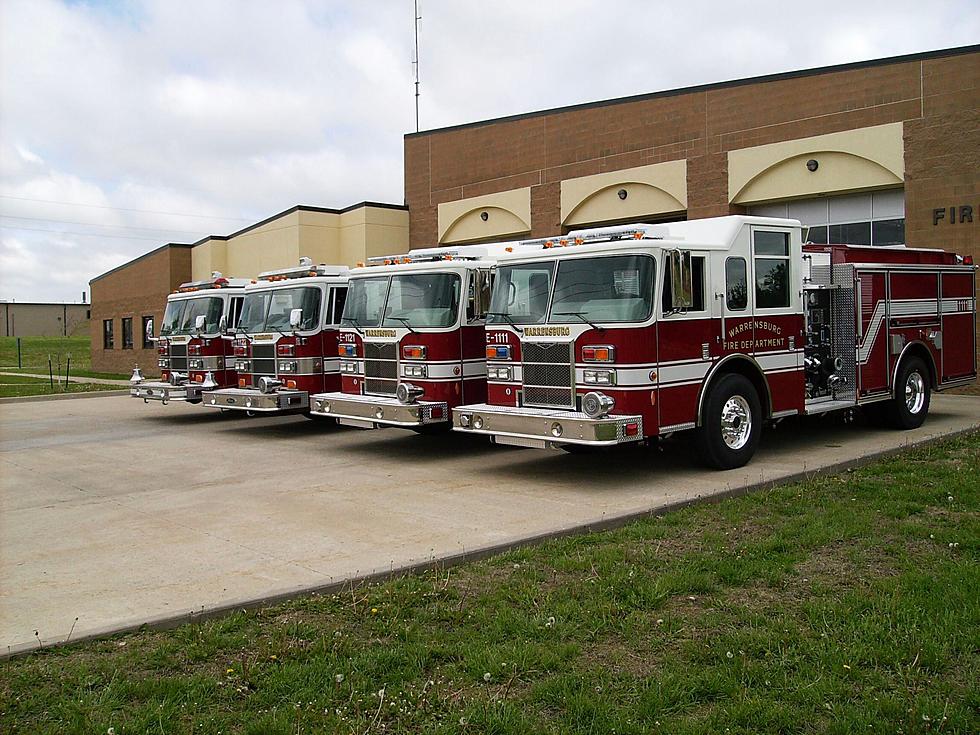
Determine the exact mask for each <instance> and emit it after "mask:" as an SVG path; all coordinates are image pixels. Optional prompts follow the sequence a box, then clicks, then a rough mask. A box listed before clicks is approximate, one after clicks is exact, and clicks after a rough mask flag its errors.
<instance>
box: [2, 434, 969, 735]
mask: <svg viewBox="0 0 980 735" xmlns="http://www.w3.org/2000/svg"><path fill="white" fill-rule="evenodd" d="M978 473H980V434H973V435H970V436H966V437H961V438H957V439H954V440H949V441H945V442H943V443H939V444H935V445H932V446H930V447H926V448H921V449H917V450H914V451H909V452H907V453H905V454H903V455H901V456H898V457H895V458H893V459H889V460H885V461H881V462H878V463H875V464H873V465H869V466H868V467H866V468H863V469H859V470H855V471H853V472H847V473H844V474H841V475H837V476H831V477H824V478H819V479H814V480H812V481H809V482H804V483H799V484H794V485H790V486H785V487H780V488H776V489H772V490H768V491H760V492H756V493H754V494H752V495H749V496H747V497H743V498H737V499H729V500H725V501H723V502H721V503H719V504H716V505H701V506H698V507H692V508H688V509H685V510H682V511H679V512H675V513H671V514H669V515H666V516H664V517H660V518H651V519H649V520H645V521H641V522H637V523H633V524H630V525H629V526H627V527H624V528H622V529H620V530H616V531H611V532H603V533H596V534H590V535H585V536H578V537H573V538H567V539H562V540H555V541H551V542H548V543H545V544H543V545H540V546H536V547H534V548H529V549H523V550H519V551H514V552H511V553H507V554H504V555H501V556H498V557H495V558H493V559H490V560H487V561H484V562H480V563H473V564H467V565H464V566H461V567H455V568H451V569H444V570H438V571H433V572H430V573H424V574H419V575H414V576H408V577H404V578H400V579H395V580H392V581H389V582H386V583H383V584H378V585H371V586H356V587H354V588H348V589H346V590H344V591H343V592H342V593H338V594H336V595H324V596H309V597H305V598H302V599H298V600H295V601H293V602H290V603H287V604H282V605H278V606H275V607H269V608H265V609H262V610H259V611H253V612H240V613H237V614H233V615H229V616H227V617H224V618H222V619H219V620H215V621H210V622H204V623H197V624H188V625H184V626H182V627H180V628H177V629H175V630H172V631H167V632H149V631H147V632H140V633H135V634H129V635H122V636H117V637H114V638H112V639H109V640H104V641H98V642H89V643H84V644H77V645H72V646H68V647H62V648H56V649H51V650H46V651H41V652H38V653H36V654H32V655H30V656H27V657H23V658H20V659H16V660H13V661H10V662H6V663H3V664H0V730H3V731H5V732H10V733H20V732H30V733H105V732H108V731H109V728H113V732H115V733H117V734H121V733H149V732H159V733H172V732H194V733H218V732H221V733H283V734H284V735H285V734H286V733H296V732H301V733H314V732H317V733H319V732H322V733H335V732H339V733H366V732H371V733H380V732H386V733H417V732H426V733H428V732H432V733H498V734H504V733H537V732H541V733H594V734H597V735H598V734H600V733H671V734H677V733H727V732H731V733H842V734H843V733H859V732H860V733H864V732H870V733H896V732H898V733H919V732H922V733H925V732H930V733H938V732H942V733H972V732H977V731H978V730H980V716H978V712H980V688H978V674H977V672H978V671H980V652H978V651H980V649H978V640H980V574H978V567H977V561H978V555H980V515H978V511H980V505H978V500H980V497H978V495H980V483H978V482H977V477H978ZM110 533H111V531H110Z"/></svg>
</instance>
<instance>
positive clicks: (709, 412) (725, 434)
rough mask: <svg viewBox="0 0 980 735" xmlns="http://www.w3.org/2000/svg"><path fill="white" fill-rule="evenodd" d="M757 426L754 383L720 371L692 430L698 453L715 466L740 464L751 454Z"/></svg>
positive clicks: (758, 408) (723, 467) (724, 467)
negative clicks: (696, 425) (719, 375)
mask: <svg viewBox="0 0 980 735" xmlns="http://www.w3.org/2000/svg"><path fill="white" fill-rule="evenodd" d="M761 430H762V407H761V405H760V403H759V394H758V392H756V389H755V386H753V385H752V383H751V382H750V381H749V380H748V378H746V377H744V376H742V375H735V374H730V375H723V376H722V377H720V378H719V379H718V380H717V381H716V382H715V383H714V385H712V386H711V388H710V392H709V393H708V397H707V399H706V401H705V404H704V413H703V415H702V416H701V426H700V427H699V428H698V429H697V431H696V433H695V437H696V439H695V441H696V443H697V449H698V454H699V455H700V456H701V459H702V461H703V462H704V463H705V464H707V465H708V466H709V467H714V468H715V469H719V470H730V469H733V468H735V467H742V466H743V465H745V464H747V463H748V461H749V460H750V459H752V455H754V454H755V450H756V448H757V447H758V446H759V435H760V433H761Z"/></svg>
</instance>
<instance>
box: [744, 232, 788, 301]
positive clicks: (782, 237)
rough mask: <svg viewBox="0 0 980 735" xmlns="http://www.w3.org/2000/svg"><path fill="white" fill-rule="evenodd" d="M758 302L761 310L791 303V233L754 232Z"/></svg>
mask: <svg viewBox="0 0 980 735" xmlns="http://www.w3.org/2000/svg"><path fill="white" fill-rule="evenodd" d="M752 239H753V246H754V253H755V305H756V308H758V309H778V308H782V307H787V306H789V233H788V232H765V231H756V232H754V233H753V238H752Z"/></svg>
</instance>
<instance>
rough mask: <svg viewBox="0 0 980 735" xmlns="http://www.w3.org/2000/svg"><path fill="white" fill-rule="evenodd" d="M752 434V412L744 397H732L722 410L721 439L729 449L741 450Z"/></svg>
mask: <svg viewBox="0 0 980 735" xmlns="http://www.w3.org/2000/svg"><path fill="white" fill-rule="evenodd" d="M751 434H752V411H751V409H750V408H749V402H748V401H746V400H745V399H744V398H743V397H742V396H732V397H731V398H729V399H728V400H727V401H725V405H724V406H723V407H722V409H721V438H722V440H723V441H724V442H725V446H727V447H728V448H729V449H741V448H742V447H744V446H745V445H746V444H747V443H748V441H749V436H750V435H751Z"/></svg>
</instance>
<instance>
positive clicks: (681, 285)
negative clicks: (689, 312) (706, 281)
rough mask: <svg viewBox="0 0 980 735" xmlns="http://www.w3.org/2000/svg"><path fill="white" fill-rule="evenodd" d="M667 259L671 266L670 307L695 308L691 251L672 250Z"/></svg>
mask: <svg viewBox="0 0 980 735" xmlns="http://www.w3.org/2000/svg"><path fill="white" fill-rule="evenodd" d="M667 257H668V263H669V265H670V295H671V304H670V306H671V308H672V309H690V308H691V307H692V306H694V275H693V272H692V270H691V253H690V251H689V250H670V251H668V255H667Z"/></svg>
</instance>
